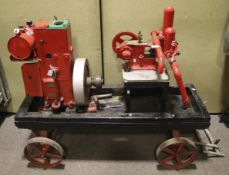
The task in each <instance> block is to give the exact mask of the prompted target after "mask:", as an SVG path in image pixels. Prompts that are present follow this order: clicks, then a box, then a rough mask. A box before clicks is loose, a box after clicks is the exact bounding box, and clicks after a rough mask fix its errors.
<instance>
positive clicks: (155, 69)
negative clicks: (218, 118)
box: [112, 7, 190, 108]
mask: <svg viewBox="0 0 229 175" xmlns="http://www.w3.org/2000/svg"><path fill="white" fill-rule="evenodd" d="M173 18H174V8H173V7H166V8H165V10H164V20H163V27H162V29H160V30H154V31H152V32H151V37H152V39H150V41H148V42H143V41H142V34H141V32H139V33H138V35H136V34H134V33H132V32H120V33H118V34H117V35H116V36H115V37H114V38H113V41H112V48H113V51H114V52H115V53H116V56H117V57H118V58H121V59H123V60H125V64H124V67H123V79H124V85H125V87H126V89H127V91H126V92H127V95H128V94H131V92H130V88H131V89H132V91H136V90H137V89H139V88H142V91H144V88H145V87H146V85H143V84H144V83H145V84H147V85H150V86H151V87H150V86H149V87H150V88H153V87H158V83H161V86H162V87H165V86H166V85H168V83H167V82H168V80H169V77H168V74H167V72H166V69H165V65H164V58H167V59H168V62H169V64H170V67H171V69H172V71H173V74H174V76H175V78H176V81H177V84H178V87H179V90H180V93H181V96H182V100H183V104H184V107H185V108H186V107H188V106H189V104H190V100H189V97H188V95H187V92H186V89H185V86H184V83H183V80H182V75H181V72H180V71H179V69H178V66H177V63H176V59H175V57H176V56H177V55H179V51H178V42H177V41H176V40H175V34H176V30H175V28H174V27H173ZM130 83H131V84H132V85H131V84H130ZM133 83H134V84H133ZM166 83H167V84H166ZM165 91H166V90H165ZM164 95H165V93H164ZM164 95H163V96H164ZM128 103H129V102H128ZM127 106H128V105H127Z"/></svg>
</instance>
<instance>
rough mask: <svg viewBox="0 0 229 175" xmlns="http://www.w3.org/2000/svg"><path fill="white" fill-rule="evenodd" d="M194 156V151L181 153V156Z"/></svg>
mask: <svg viewBox="0 0 229 175" xmlns="http://www.w3.org/2000/svg"><path fill="white" fill-rule="evenodd" d="M194 154H196V151H186V152H183V153H182V156H192V155H194Z"/></svg>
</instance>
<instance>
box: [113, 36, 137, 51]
mask: <svg viewBox="0 0 229 175" xmlns="http://www.w3.org/2000/svg"><path fill="white" fill-rule="evenodd" d="M127 37H128V38H129V39H126V38H127ZM129 40H138V36H137V35H136V34H134V33H132V32H120V33H118V34H117V35H115V37H114V38H113V40H112V48H113V51H114V52H115V53H116V54H118V49H119V48H120V47H121V46H123V44H124V42H125V41H129Z"/></svg>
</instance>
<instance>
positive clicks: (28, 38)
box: [8, 19, 102, 110]
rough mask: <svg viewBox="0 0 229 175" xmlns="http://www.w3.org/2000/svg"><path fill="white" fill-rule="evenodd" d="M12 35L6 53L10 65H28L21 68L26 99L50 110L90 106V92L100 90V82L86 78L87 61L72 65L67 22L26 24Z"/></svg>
mask: <svg viewBox="0 0 229 175" xmlns="http://www.w3.org/2000/svg"><path fill="white" fill-rule="evenodd" d="M14 33H15V36H14V37H12V38H11V39H10V40H9V42H8V50H9V52H10V55H11V56H10V58H11V60H12V61H27V63H25V64H23V65H22V74H23V80H24V85H25V91H26V94H27V95H29V96H33V97H43V98H44V106H45V107H46V108H50V107H51V108H52V109H53V110H56V109H59V108H61V107H67V108H70V109H72V108H75V107H76V106H87V105H88V104H89V102H90V98H89V88H90V86H91V85H92V84H94V85H97V86H101V84H102V78H101V77H99V76H98V77H96V78H95V79H92V78H91V77H90V76H89V69H88V62H87V59H85V58H77V59H76V60H75V62H74V60H73V48H72V39H71V29H70V23H69V21H68V20H57V19H55V20H53V21H48V20H39V21H38V22H37V23H36V24H35V25H33V24H32V22H27V23H26V25H25V26H19V27H18V28H16V29H14ZM28 61H29V62H28ZM73 63H74V64H73Z"/></svg>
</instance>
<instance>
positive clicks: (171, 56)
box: [164, 27, 190, 107]
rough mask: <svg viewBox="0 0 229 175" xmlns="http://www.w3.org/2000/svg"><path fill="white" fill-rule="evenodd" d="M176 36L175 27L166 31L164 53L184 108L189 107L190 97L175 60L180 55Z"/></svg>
mask: <svg viewBox="0 0 229 175" xmlns="http://www.w3.org/2000/svg"><path fill="white" fill-rule="evenodd" d="M175 34H176V31H175V29H174V28H173V27H169V28H167V29H166V30H165V37H164V51H165V55H166V57H167V59H168V61H169V64H170V67H171V69H172V71H173V74H174V77H175V78H176V81H177V84H178V87H179V90H180V93H181V96H182V101H183V104H184V107H187V106H189V105H190V99H189V97H188V94H187V92H186V89H185V86H184V83H183V80H182V74H181V72H180V70H179V69H178V65H177V63H176V60H175V56H176V55H178V54H179V53H178V46H177V42H175Z"/></svg>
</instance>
